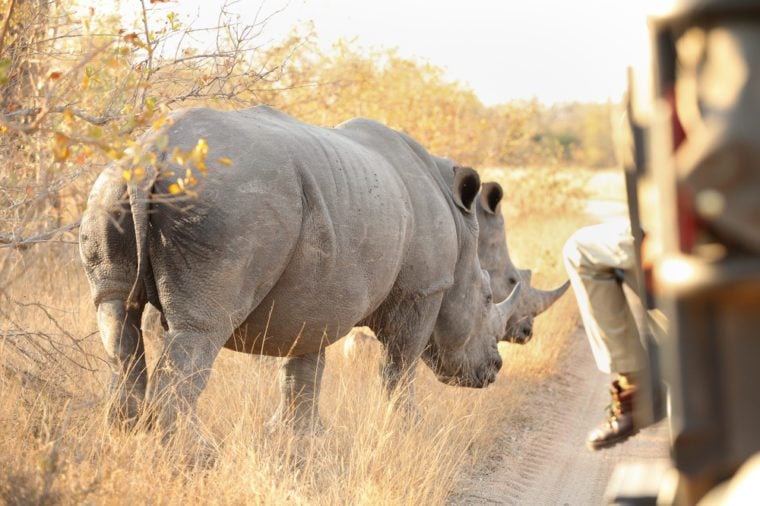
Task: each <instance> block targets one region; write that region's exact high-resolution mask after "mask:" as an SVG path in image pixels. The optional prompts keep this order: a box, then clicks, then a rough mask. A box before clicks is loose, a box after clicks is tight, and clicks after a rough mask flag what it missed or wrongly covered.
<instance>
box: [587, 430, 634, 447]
mask: <svg viewBox="0 0 760 506" xmlns="http://www.w3.org/2000/svg"><path fill="white" fill-rule="evenodd" d="M638 433H639V431H638V430H633V431H632V432H629V433H627V434H625V435H622V436H618V437H615V438H613V439H605V440H604V441H587V442H586V446H588V447H589V449H591V450H594V451H596V450H603V449H605V448H611V447H613V446H615V445H616V444H618V443H622V442H623V441H625V440H626V439H628V438H630V437H631V436H635V435H636V434H638Z"/></svg>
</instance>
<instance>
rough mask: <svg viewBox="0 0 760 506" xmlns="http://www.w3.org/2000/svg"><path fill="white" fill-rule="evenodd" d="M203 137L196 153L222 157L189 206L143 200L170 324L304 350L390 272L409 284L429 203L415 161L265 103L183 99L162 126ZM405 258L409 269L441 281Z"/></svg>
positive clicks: (179, 136) (372, 298) (267, 348)
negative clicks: (233, 107) (197, 105)
mask: <svg viewBox="0 0 760 506" xmlns="http://www.w3.org/2000/svg"><path fill="white" fill-rule="evenodd" d="M200 137H203V138H205V139H206V141H207V144H208V146H209V153H208V156H207V160H209V161H213V160H216V159H218V158H221V157H227V158H230V159H231V160H232V163H233V165H232V167H218V168H210V169H209V172H208V175H207V176H206V177H204V178H199V179H201V183H200V184H199V188H198V194H199V197H198V199H197V201H195V202H193V204H192V207H191V209H189V210H187V209H185V210H178V209H177V208H176V207H173V206H170V205H165V206H162V205H159V206H158V207H156V208H154V215H153V217H152V218H151V224H152V237H151V241H150V244H151V247H150V256H151V262H152V264H153V269H154V273H155V278H156V283H157V287H158V291H159V294H160V299H161V302H162V304H163V305H164V308H165V311H166V316H167V320H168V321H169V325H170V327H172V325H174V326H185V325H187V326H191V327H192V328H195V329H197V328H203V327H205V326H218V325H220V324H221V325H227V326H228V328H229V331H230V333H231V332H232V330H233V329H235V328H238V327H240V332H238V333H236V339H232V340H230V342H228V346H230V347H234V348H237V349H243V350H246V351H255V352H257V353H266V354H274V355H282V354H285V353H293V354H299V353H307V352H310V351H314V350H315V349H318V348H319V346H323V345H324V344H325V342H324V341H325V339H327V340H328V341H330V340H334V339H337V338H339V337H340V336H341V335H342V334H343V333H345V331H346V330H347V329H349V328H351V327H352V326H353V325H354V324H355V323H356V322H358V321H359V320H361V319H362V318H363V317H365V316H366V315H367V314H369V313H370V312H371V311H372V310H373V309H374V308H376V307H377V306H378V305H380V303H382V301H383V300H384V299H385V298H386V297H387V295H388V293H390V291H391V288H393V286H394V285H395V284H397V283H398V282H399V278H402V279H405V280H407V282H409V283H410V284H411V283H412V281H413V280H412V279H411V276H410V275H409V274H408V272H409V271H410V270H413V268H414V267H415V266H414V265H410V262H409V260H410V255H409V252H410V251H412V252H416V249H419V248H415V247H414V245H416V244H417V243H419V242H420V241H421V240H423V239H424V237H423V236H425V234H424V233H422V232H421V230H420V229H421V228H423V227H422V226H421V225H422V224H423V223H424V224H425V226H428V225H429V224H428V223H425V222H426V221H429V219H428V215H429V214H430V213H423V215H422V216H420V215H419V213H416V209H415V207H414V205H413V201H414V199H415V198H416V197H417V196H418V194H419V193H420V192H422V193H425V194H428V195H427V196H426V199H427V200H433V201H435V197H431V196H430V195H429V193H430V192H431V191H432V190H434V188H433V187H429V188H425V187H423V188H419V187H420V186H421V185H420V183H419V182H417V183H414V180H415V177H416V176H415V177H412V176H410V175H409V174H406V173H405V171H411V172H412V173H413V172H414V171H415V170H417V171H418V170H419V167H413V166H411V167H410V166H408V165H407V166H405V167H402V168H401V169H399V167H398V166H397V164H395V163H394V160H393V157H391V158H390V159H389V157H388V155H387V153H383V152H382V150H378V149H376V148H375V147H373V146H372V145H368V144H366V143H362V142H358V141H357V139H355V138H351V136H346V135H343V134H342V133H341V132H340V131H338V130H332V129H324V128H319V127H315V126H311V125H306V124H304V123H301V122H299V121H297V120H295V119H293V118H291V117H289V116H287V115H284V114H282V113H279V112H277V111H274V110H272V109H270V108H267V107H256V108H253V109H248V110H245V111H236V112H227V113H223V112H216V111H210V110H194V111H188V112H186V113H184V115H183V116H182V117H181V118H178V119H177V120H175V122H174V124H173V125H172V126H171V127H170V129H169V144H170V146H178V147H180V148H181V149H189V148H191V147H192V145H194V144H195V142H197V139H198V138H200ZM407 149H408V148H407ZM410 160H412V158H410ZM416 163H419V162H416ZM423 179H424V178H423ZM410 182H412V183H414V184H411V185H410ZM171 183H172V179H166V180H163V181H161V182H160V185H164V186H165V187H168V185H169V184H171ZM423 186H424V185H423ZM410 188H411V189H410ZM161 190H162V189H161V188H158V191H161ZM439 198H440V197H439ZM439 210H440V209H439ZM420 218H421V221H420ZM437 221H438V222H440V223H439V224H438V225H436V224H435V223H434V224H433V225H434V228H437V229H442V228H445V224H446V220H445V218H443V219H441V218H438V219H437ZM439 253H440V252H439ZM449 256H451V255H449ZM454 256H455V255H454ZM412 257H414V255H412ZM443 257H444V258H445V257H446V255H443ZM428 260H429V259H428ZM415 262H416V263H417V264H419V265H417V267H418V268H419V270H420V273H421V274H422V277H420V278H419V279H417V281H418V282H421V283H423V284H424V283H428V284H430V283H433V282H437V281H440V275H439V274H436V275H435V276H431V275H430V274H425V273H424V272H423V271H424V270H425V269H428V270H429V268H428V267H426V266H425V265H424V262H420V259H415V260H413V262H412V263H415ZM451 263H452V264H453V261H452V262H451ZM439 270H440V269H439ZM444 270H445V269H444ZM433 277H437V278H438V279H435V280H433V279H432V278H433ZM418 284H419V283H418ZM417 288H419V286H417ZM422 288H423V289H424V288H425V286H423V287H422ZM265 332H266V338H264V334H265ZM297 336H298V341H297V343H295V347H294V339H295V338H296V337H297Z"/></svg>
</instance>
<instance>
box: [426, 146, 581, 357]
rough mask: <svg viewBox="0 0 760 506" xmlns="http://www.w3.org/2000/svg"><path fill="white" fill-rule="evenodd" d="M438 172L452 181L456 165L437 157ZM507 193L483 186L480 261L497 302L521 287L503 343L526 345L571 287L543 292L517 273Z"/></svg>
mask: <svg viewBox="0 0 760 506" xmlns="http://www.w3.org/2000/svg"><path fill="white" fill-rule="evenodd" d="M434 159H435V162H436V164H437V165H438V169H439V170H440V171H441V174H442V175H443V177H444V178H445V179H446V180H449V181H451V180H453V174H454V173H455V170H456V163H455V162H454V161H453V160H451V159H449V158H441V157H434ZM503 197H504V190H503V189H502V188H501V185H500V184H499V183H496V182H488V183H483V185H482V189H481V192H480V198H479V199H478V202H477V211H476V212H477V217H478V227H479V229H480V233H479V235H478V258H479V259H480V265H481V267H482V268H483V269H485V270H486V271H488V274H489V275H490V276H491V287H492V289H493V295H494V298H495V299H496V300H501V299H503V298H504V297H505V296H506V295H508V294H509V293H510V292H511V291H512V289H513V288H514V287H515V286H517V285H518V284H519V285H521V287H522V289H521V291H520V298H519V299H518V301H517V307H516V308H515V311H514V313H512V316H511V317H510V318H509V321H508V322H507V326H506V328H505V331H504V334H503V336H502V337H501V340H502V341H509V342H512V343H518V344H525V343H527V342H528V341H530V339H531V338H532V337H533V320H534V318H535V317H536V316H538V315H539V314H541V313H543V312H544V311H546V310H547V309H549V307H550V306H551V305H552V304H554V302H555V301H556V300H557V299H559V298H560V297H561V296H562V294H563V293H565V291H567V289H568V287H569V286H570V281H566V282H565V283H564V284H562V286H560V287H558V288H555V289H554V290H541V289H538V288H534V287H533V286H531V284H530V283H531V277H532V272H531V271H530V270H529V269H518V268H517V267H515V265H514V264H513V263H512V259H511V258H510V257H509V250H508V249H507V236H506V232H505V228H504V217H503V216H502V214H501V208H500V204H501V200H502V198H503Z"/></svg>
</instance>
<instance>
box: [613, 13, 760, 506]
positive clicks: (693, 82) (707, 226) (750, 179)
mask: <svg viewBox="0 0 760 506" xmlns="http://www.w3.org/2000/svg"><path fill="white" fill-rule="evenodd" d="M650 32H651V49H652V60H653V73H652V83H651V84H652V90H651V92H652V98H651V99H647V98H644V96H645V95H646V94H645V93H641V92H640V91H641V90H638V89H636V86H632V87H631V90H630V93H629V117H630V121H631V126H632V129H631V131H632V134H633V145H634V154H635V156H634V160H635V161H634V163H632V164H631V167H630V169H631V170H630V172H629V177H628V182H629V202H630V204H631V205H630V208H631V218H632V222H633V223H632V224H633V229H634V230H639V226H638V225H639V224H641V225H642V226H643V229H644V230H646V231H647V232H646V234H647V235H646V236H645V238H644V243H645V248H644V250H645V251H646V250H649V251H650V256H651V251H652V250H654V251H656V253H655V254H654V261H653V262H652V263H651V266H652V269H651V271H650V272H648V273H647V272H645V271H641V272H640V273H639V274H640V276H641V277H642V278H644V279H645V280H646V282H645V283H644V285H645V286H646V287H647V288H646V292H645V293H641V294H640V295H641V296H642V300H647V304H648V307H649V309H650V311H649V314H650V318H649V323H650V328H651V329H652V334H653V336H654V337H653V338H650V339H649V341H648V343H647V344H648V348H649V351H650V357H651V359H652V360H653V364H652V366H653V367H652V370H653V376H655V381H654V384H659V383H658V380H659V379H660V377H661V379H662V381H663V383H664V385H666V390H667V392H668V418H669V424H670V434H671V462H670V464H669V466H668V467H669V469H668V470H667V471H665V470H663V469H661V468H656V467H652V465H651V464H649V465H643V466H642V465H628V466H623V467H620V468H618V469H616V471H615V473H614V474H613V477H612V479H611V481H610V484H609V487H608V493H607V497H606V500H607V501H609V502H611V503H615V504H655V503H656V504H679V505H680V504H748V503H749V504H758V502H760V457H758V456H759V455H760V1H750V0H683V1H680V2H677V3H676V5H675V7H673V8H671V9H670V10H669V11H668V12H666V13H664V14H661V15H657V16H653V17H652V18H650ZM631 82H634V80H631ZM652 189H653V190H654V194H655V195H656V197H655V202H654V203H652V201H651V200H650V199H649V195H651V192H650V191H649V190H652ZM639 220H640V221H639ZM637 240H638V241H639V243H641V240H642V236H641V235H639V237H638V238H637ZM653 245H654V247H653ZM644 256H645V257H646V256H647V255H646V254H645V255H644ZM644 264H645V265H646V264H647V261H646V258H645V259H644ZM658 315H659V316H658ZM654 398H656V396H654ZM753 456H755V459H753Z"/></svg>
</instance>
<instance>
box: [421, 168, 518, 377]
mask: <svg viewBox="0 0 760 506" xmlns="http://www.w3.org/2000/svg"><path fill="white" fill-rule="evenodd" d="M479 189H480V177H479V176H478V173H477V172H475V171H474V170H472V169H470V168H458V167H457V169H456V170H455V172H454V179H453V200H454V203H455V205H456V207H457V208H458V209H457V211H456V213H457V217H458V219H459V218H461V220H460V222H459V226H458V231H459V237H458V242H459V256H458V258H457V262H456V266H455V269H454V284H453V286H452V287H451V288H450V289H448V290H447V291H446V293H445V295H444V296H443V301H442V303H441V309H440V312H439V314H438V319H437V320H436V324H435V328H434V330H433V335H432V337H431V339H430V341H429V342H428V345H427V348H426V349H425V351H424V353H423V356H422V358H423V360H424V361H425V363H426V364H427V365H428V366H429V367H430V368H431V369H432V370H433V372H434V373H435V374H436V376H437V377H438V379H439V380H440V381H442V382H444V383H448V384H453V385H458V386H465V387H472V388H482V387H485V386H487V385H488V384H490V383H492V382H493V381H495V379H496V374H497V373H498V372H499V369H501V365H502V360H501V357H500V355H499V351H498V348H497V345H498V341H499V339H500V338H501V337H502V336H503V334H504V328H505V326H506V324H507V321H508V320H509V318H510V316H511V315H512V313H513V311H514V310H515V308H516V306H517V303H518V299H519V293H520V287H519V283H518V284H516V285H515V286H514V287H513V289H512V290H511V293H510V294H509V296H508V297H507V296H506V295H505V297H502V298H503V299H504V300H502V302H500V303H495V302H494V297H493V293H492V290H491V280H490V275H489V273H488V271H486V270H484V269H482V268H481V265H480V260H479V259H478V252H477V245H478V220H477V216H476V199H477V195H478V191H479ZM499 300H500V299H499Z"/></svg>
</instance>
